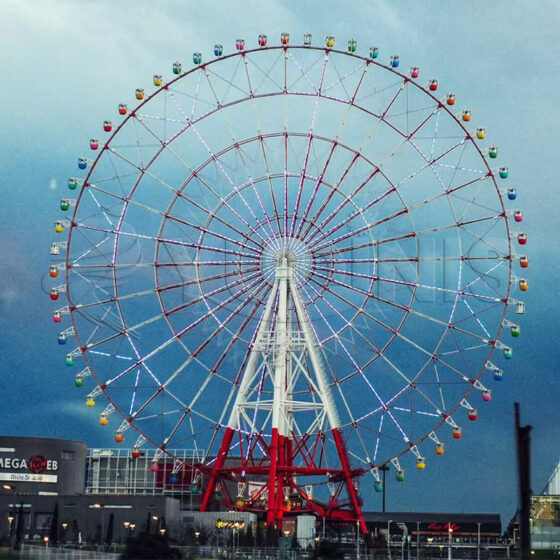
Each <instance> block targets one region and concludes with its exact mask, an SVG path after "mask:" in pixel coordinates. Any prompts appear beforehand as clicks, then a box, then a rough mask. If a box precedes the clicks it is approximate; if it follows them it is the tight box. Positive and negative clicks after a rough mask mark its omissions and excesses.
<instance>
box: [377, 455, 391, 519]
mask: <svg viewBox="0 0 560 560" xmlns="http://www.w3.org/2000/svg"><path fill="white" fill-rule="evenodd" d="M379 470H380V471H381V472H382V473H383V508H382V511H383V513H385V488H386V486H385V473H386V472H387V471H388V470H389V466H388V465H387V464H385V465H381V466H380V467H379Z"/></svg>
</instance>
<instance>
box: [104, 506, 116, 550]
mask: <svg viewBox="0 0 560 560" xmlns="http://www.w3.org/2000/svg"><path fill="white" fill-rule="evenodd" d="M114 525H115V514H114V513H112V514H111V516H110V517H109V524H108V525H107V536H106V538H105V544H106V545H107V548H109V547H110V546H111V544H112V542H113V529H114Z"/></svg>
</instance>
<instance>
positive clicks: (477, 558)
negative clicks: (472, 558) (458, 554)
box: [476, 522, 480, 560]
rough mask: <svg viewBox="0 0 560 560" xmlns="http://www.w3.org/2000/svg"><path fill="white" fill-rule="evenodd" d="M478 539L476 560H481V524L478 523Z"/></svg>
mask: <svg viewBox="0 0 560 560" xmlns="http://www.w3.org/2000/svg"><path fill="white" fill-rule="evenodd" d="M477 526H478V531H477V539H476V560H480V522H479V523H477Z"/></svg>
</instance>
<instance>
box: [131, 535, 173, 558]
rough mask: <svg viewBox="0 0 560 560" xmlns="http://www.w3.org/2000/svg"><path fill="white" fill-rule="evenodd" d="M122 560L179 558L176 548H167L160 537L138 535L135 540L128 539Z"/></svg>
mask: <svg viewBox="0 0 560 560" xmlns="http://www.w3.org/2000/svg"><path fill="white" fill-rule="evenodd" d="M121 558H123V559H130V560H132V559H134V560H160V559H163V558H181V553H180V551H179V550H177V549H176V548H172V547H170V546H169V542H168V541H167V539H166V538H164V537H162V536H161V535H159V534H158V535H152V534H149V533H140V534H139V535H138V536H137V537H136V538H135V539H130V540H129V541H128V542H127V544H126V548H125V550H124V552H123V554H122V556H121Z"/></svg>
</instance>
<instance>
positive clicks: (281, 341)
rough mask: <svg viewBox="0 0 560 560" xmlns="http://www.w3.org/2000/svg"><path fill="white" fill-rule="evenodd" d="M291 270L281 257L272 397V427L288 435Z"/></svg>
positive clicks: (277, 275) (278, 276) (277, 277)
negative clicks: (289, 295) (289, 288)
mask: <svg viewBox="0 0 560 560" xmlns="http://www.w3.org/2000/svg"><path fill="white" fill-rule="evenodd" d="M290 276H291V271H290V268H289V266H288V262H287V259H286V258H285V257H283V258H282V260H281V261H280V263H279V264H278V266H277V269H276V282H277V283H278V292H279V293H278V313H277V315H276V328H275V330H274V338H275V340H274V342H275V344H274V348H275V355H274V397H273V404H272V428H278V434H279V435H282V436H287V435H289V432H288V431H287V426H286V424H287V422H286V420H287V418H286V404H287V402H286V394H287V392H288V391H291V387H286V381H287V377H286V375H287V359H288V357H289V348H288V344H289V338H288V312H289V308H288V282H289V278H290Z"/></svg>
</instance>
